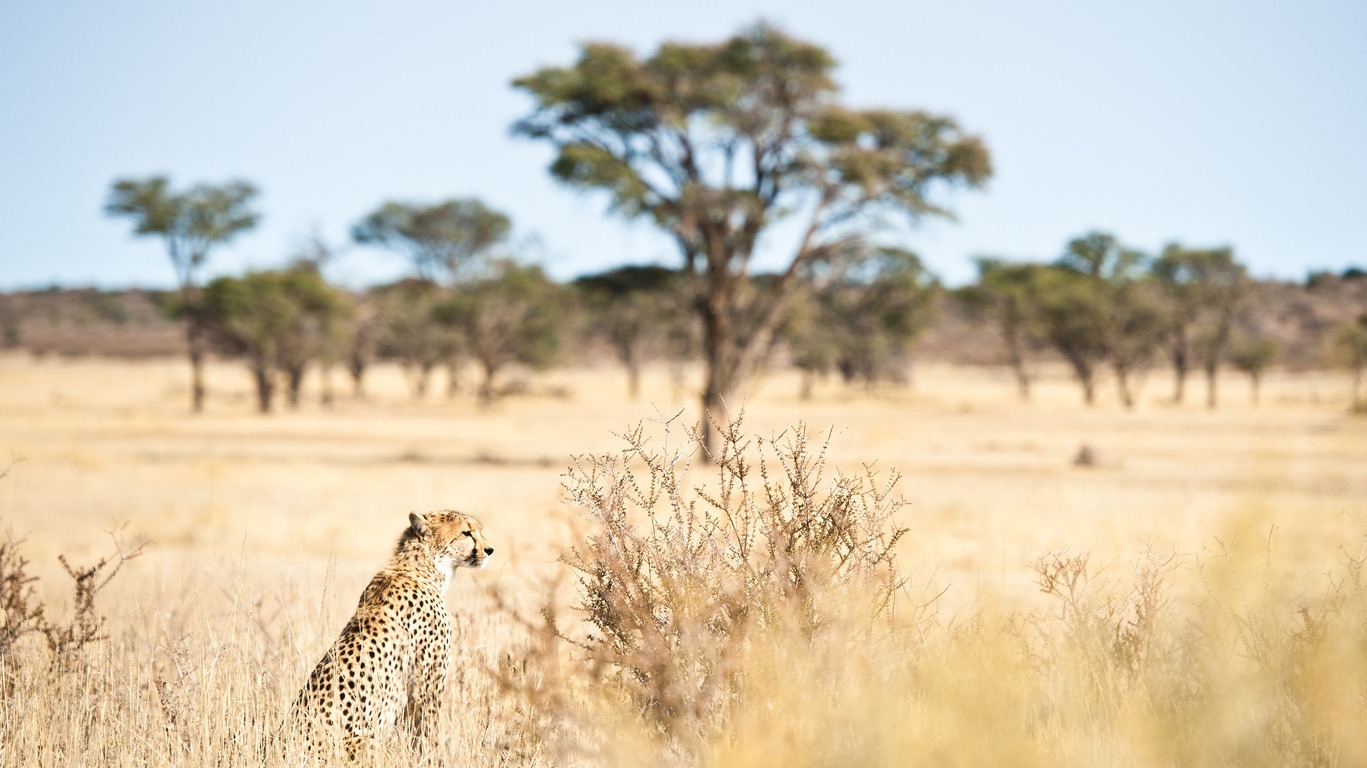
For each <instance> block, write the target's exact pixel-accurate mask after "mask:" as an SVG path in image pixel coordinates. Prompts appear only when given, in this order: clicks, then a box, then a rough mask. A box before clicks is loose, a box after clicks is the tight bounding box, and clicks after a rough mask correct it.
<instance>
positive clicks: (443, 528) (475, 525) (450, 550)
mask: <svg viewBox="0 0 1367 768" xmlns="http://www.w3.org/2000/svg"><path fill="white" fill-rule="evenodd" d="M408 524H409V525H408V530H407V531H404V539H405V540H406V539H409V538H410V537H411V538H412V539H415V540H418V541H421V542H422V543H423V544H424V545H425V546H426V547H428V548H430V549H431V551H432V554H433V555H434V556H435V557H436V561H437V569H438V570H440V571H446V572H447V573H454V571H455V569H457V568H483V567H484V566H485V565H487V564H488V563H489V556H490V555H492V554H493V553H494V548H493V547H491V546H489V544H488V543H487V542H486V541H485V540H484V528H483V526H481V525H480V524H479V521H478V520H476V519H474V518H473V517H470V516H469V515H466V514H463V513H460V512H455V511H452V510H444V511H441V512H429V513H427V514H425V515H420V514H418V513H417V512H414V513H412V514H410V515H409V516H408ZM402 545H403V542H402V541H401V542H400V546H402Z"/></svg>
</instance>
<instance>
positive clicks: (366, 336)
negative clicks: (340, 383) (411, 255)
mask: <svg viewBox="0 0 1367 768" xmlns="http://www.w3.org/2000/svg"><path fill="white" fill-rule="evenodd" d="M380 303H381V302H380V299H379V298H377V297H376V296H375V295H374V294H373V292H372V293H367V294H366V295H363V296H361V297H360V298H358V299H357V301H356V304H355V307H354V308H353V310H352V311H351V312H350V313H349V316H348V317H349V322H348V323H347V326H346V329H345V331H344V338H345V342H344V349H343V352H342V357H343V359H344V360H345V365H346V370H347V374H348V375H349V376H350V377H351V394H352V397H357V398H360V397H365V372H366V370H367V369H368V368H369V367H370V363H371V362H372V361H373V360H374V359H375V355H376V354H377V352H378V350H377V346H378V340H379V337H380V335H381V330H382V327H381V326H382V324H383V322H382V321H383V318H382V316H381V313H380Z"/></svg>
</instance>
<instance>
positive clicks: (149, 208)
mask: <svg viewBox="0 0 1367 768" xmlns="http://www.w3.org/2000/svg"><path fill="white" fill-rule="evenodd" d="M256 194H257V191H256V187H254V186H252V185H251V184H250V183H248V182H245V181H231V182H228V183H227V184H223V185H220V186H215V185H212V184H199V185H196V186H194V187H191V188H190V189H188V190H185V191H184V192H173V191H172V190H171V183H170V181H169V180H168V179H167V178H166V177H164V176H153V177H150V178H146V179H120V180H118V181H115V182H114V185H113V187H111V189H110V192H109V197H108V199H107V201H106V202H105V207H104V210H105V213H106V214H108V215H110V216H118V217H125V218H129V219H132V220H133V233H134V234H137V235H154V236H157V237H160V238H161V239H162V241H163V242H164V243H165V245H166V252H167V254H168V255H170V257H171V265H172V266H173V267H174V268H175V271H176V282H177V284H178V285H179V287H180V299H181V306H180V311H181V313H182V315H183V317H184V318H185V340H186V346H187V347H188V350H189V355H190V370H191V375H192V378H193V381H192V384H191V390H190V397H191V403H192V405H193V407H194V410H195V411H196V412H199V411H202V410H204V352H205V349H204V344H205V339H204V332H205V328H204V309H203V305H202V301H201V297H200V291H199V278H200V271H201V270H202V268H203V267H204V264H205V262H206V261H207V260H208V258H209V252H210V251H212V250H213V249H214V248H215V247H216V246H219V245H222V244H224V243H227V242H228V241H230V240H232V239H233V238H234V237H236V236H237V235H238V234H239V233H241V232H245V231H247V230H249V229H251V228H252V227H255V226H256V223H257V221H258V220H259V218H260V217H259V215H258V214H257V213H256V212H255V211H253V210H252V209H251V208H250V203H251V201H252V199H253V198H254V197H256Z"/></svg>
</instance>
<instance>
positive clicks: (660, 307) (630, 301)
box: [574, 266, 688, 400]
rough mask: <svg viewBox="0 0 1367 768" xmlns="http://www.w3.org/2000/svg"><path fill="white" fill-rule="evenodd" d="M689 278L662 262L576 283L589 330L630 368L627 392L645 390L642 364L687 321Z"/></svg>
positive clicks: (633, 396) (634, 396)
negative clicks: (642, 379)
mask: <svg viewBox="0 0 1367 768" xmlns="http://www.w3.org/2000/svg"><path fill="white" fill-rule="evenodd" d="M683 283H684V280H683V277H682V275H680V274H679V273H678V272H677V271H676V270H672V269H668V268H666V267H659V266H626V267H618V268H615V269H611V270H608V271H607V272H603V273H600V274H595V275H585V276H583V277H580V278H578V279H576V280H575V281H574V288H575V290H576V292H577V294H578V296H579V299H580V303H581V305H582V307H583V309H584V311H585V313H586V314H587V322H588V330H589V332H590V333H591V334H593V335H595V336H599V337H601V338H602V339H603V340H605V341H606V342H607V343H608V344H609V346H611V348H612V350H613V352H614V353H615V354H616V355H617V359H618V361H619V362H621V364H622V365H623V367H625V368H626V371H627V393H628V395H629V396H630V397H631V399H632V400H635V399H637V398H639V397H640V394H641V365H642V364H643V363H644V362H645V360H646V358H647V357H648V356H650V355H651V354H652V349H653V348H659V347H661V346H663V345H664V344H665V343H666V340H667V339H668V338H669V335H670V333H671V332H672V331H673V330H674V326H676V325H678V324H680V323H684V322H687V321H688V320H687V318H686V317H685V316H684V314H685V311H686V306H685V304H686V297H685V295H684V288H683Z"/></svg>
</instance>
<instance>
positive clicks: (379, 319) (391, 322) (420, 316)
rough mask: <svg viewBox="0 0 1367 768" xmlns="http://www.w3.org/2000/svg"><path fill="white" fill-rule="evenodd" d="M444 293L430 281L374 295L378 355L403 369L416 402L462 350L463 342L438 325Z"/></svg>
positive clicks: (402, 284) (389, 288) (404, 283)
mask: <svg viewBox="0 0 1367 768" xmlns="http://www.w3.org/2000/svg"><path fill="white" fill-rule="evenodd" d="M443 296H444V294H443V292H442V290H441V288H440V287H439V286H438V285H436V284H435V283H433V282H431V281H428V280H413V279H408V280H401V281H399V282H397V283H395V284H393V285H388V286H382V287H379V288H376V289H375V290H374V291H372V292H371V297H370V298H371V300H372V301H371V311H372V312H373V315H374V319H373V324H374V325H375V326H376V330H375V332H374V345H375V351H376V353H377V354H378V355H379V356H380V357H382V358H386V359H390V360H395V361H397V362H398V363H399V365H400V366H402V367H403V369H404V373H405V376H406V377H407V379H408V383H409V388H410V390H411V392H412V394H413V397H414V398H415V399H420V398H422V397H423V396H424V395H426V393H427V381H428V376H429V374H430V373H431V371H432V369H433V368H435V367H436V366H437V364H438V363H440V362H441V361H442V360H445V359H447V358H449V357H451V356H452V355H453V354H455V352H456V351H457V350H458V349H459V348H460V346H461V338H460V337H459V335H458V334H456V333H454V332H453V331H452V330H451V329H449V328H447V327H446V326H444V325H443V324H440V323H438V322H436V321H435V312H436V309H437V307H438V305H440V304H441V303H442V301H443Z"/></svg>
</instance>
